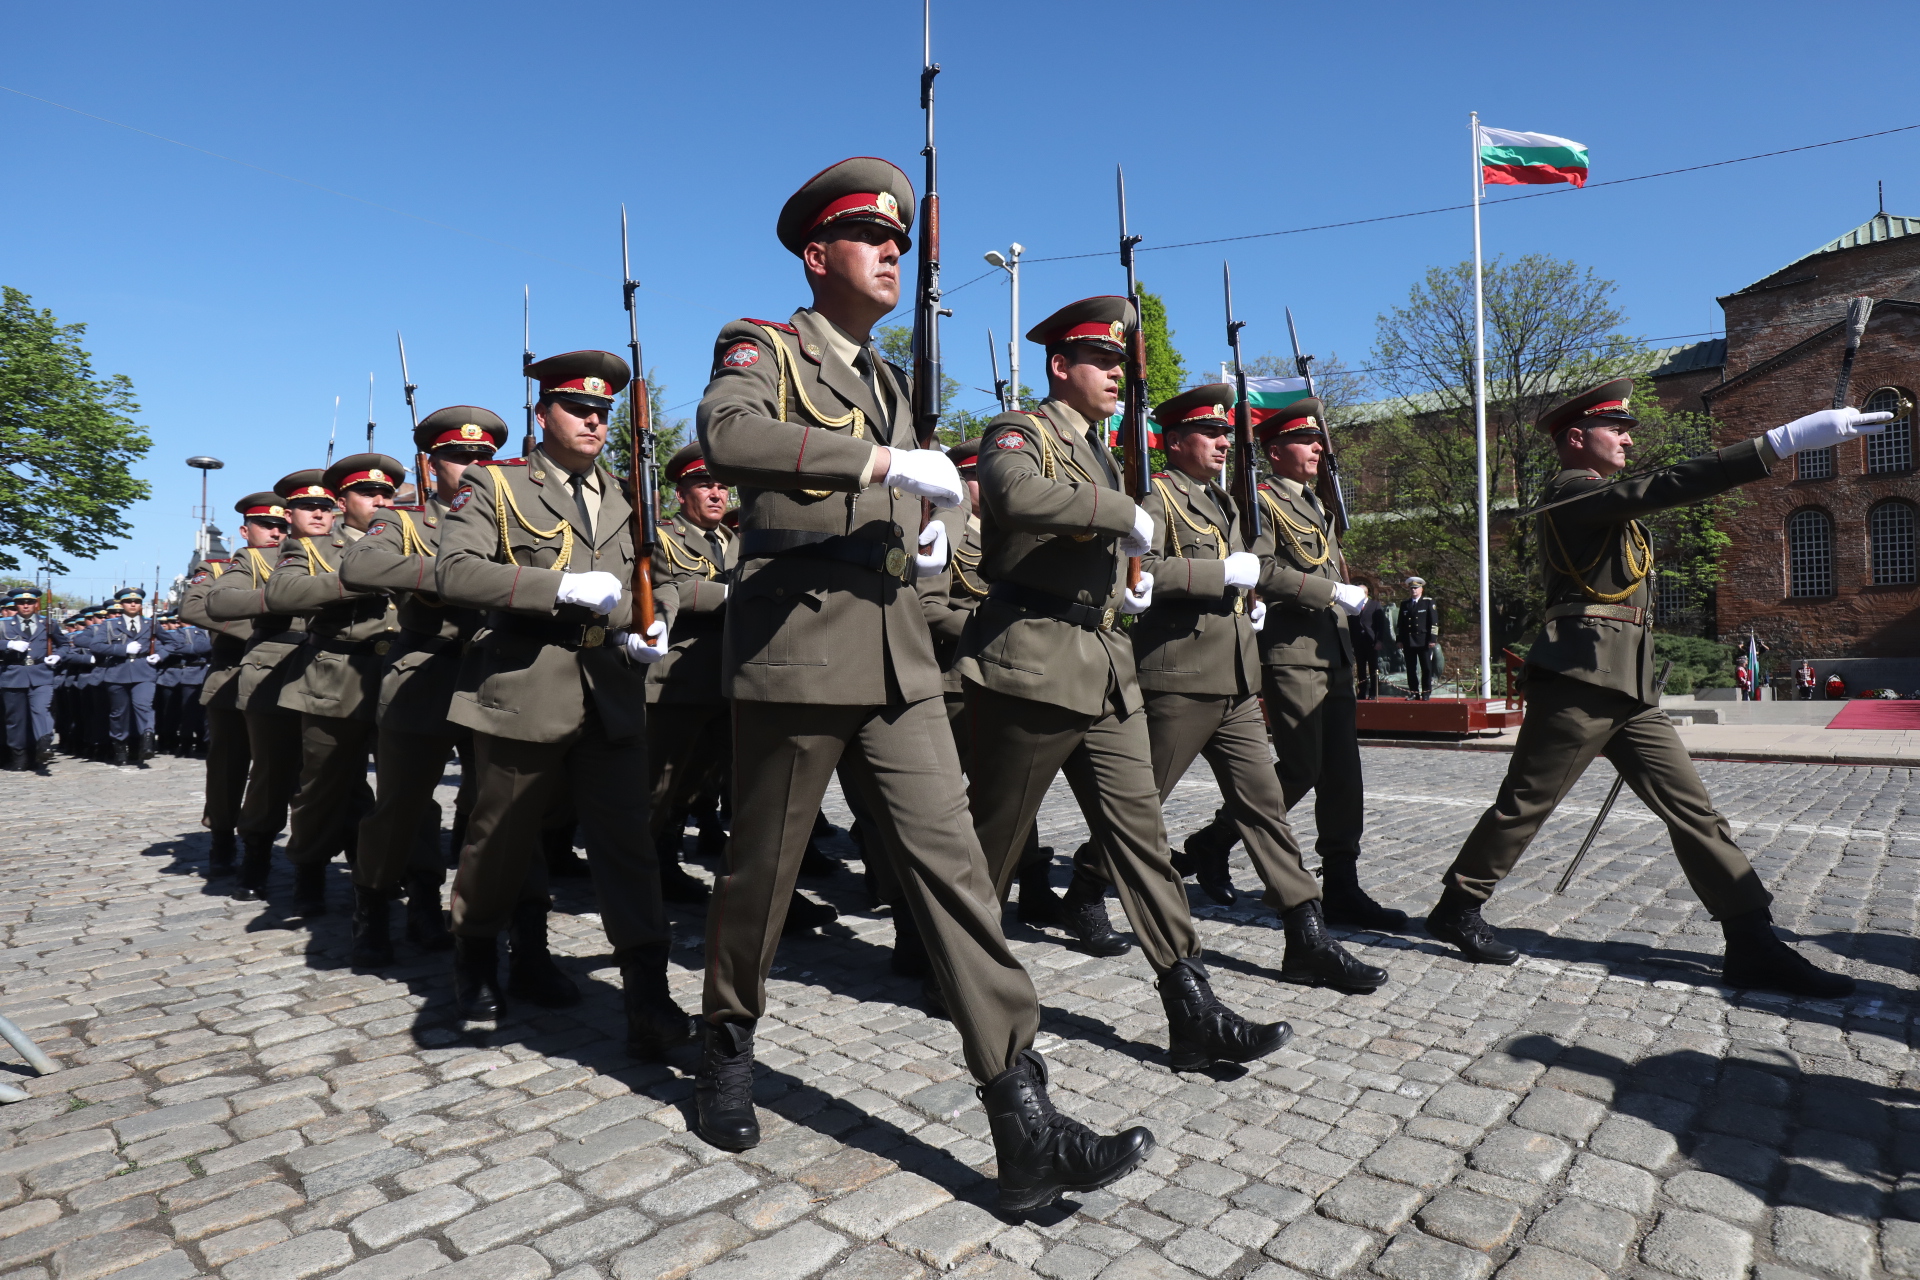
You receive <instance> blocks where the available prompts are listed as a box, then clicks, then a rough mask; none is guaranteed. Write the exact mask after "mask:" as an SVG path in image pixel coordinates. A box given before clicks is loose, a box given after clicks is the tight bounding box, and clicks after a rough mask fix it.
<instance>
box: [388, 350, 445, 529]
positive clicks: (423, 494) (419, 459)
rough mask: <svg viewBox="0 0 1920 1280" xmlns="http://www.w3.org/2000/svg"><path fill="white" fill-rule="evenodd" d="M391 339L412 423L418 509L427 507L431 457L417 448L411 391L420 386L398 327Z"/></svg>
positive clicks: (417, 412)
mask: <svg viewBox="0 0 1920 1280" xmlns="http://www.w3.org/2000/svg"><path fill="white" fill-rule="evenodd" d="M393 339H394V341H395V342H397V343H399V344H400V391H401V394H403V395H405V396H406V398H407V420H408V421H409V422H411V423H412V424H413V435H414V445H415V452H414V455H413V489H414V496H415V497H417V498H419V499H420V509H421V510H422V511H425V510H426V509H427V469H428V466H429V464H430V463H431V461H432V459H431V458H430V457H429V456H428V454H427V451H426V450H425V449H421V448H419V447H418V446H419V443H420V441H419V435H420V410H419V409H418V408H416V407H415V405H414V400H413V393H414V392H416V391H418V390H419V389H420V388H419V387H418V386H416V385H415V384H414V381H413V374H412V373H411V372H409V371H408V369H407V339H406V336H405V335H404V334H402V333H401V332H400V331H399V330H398V329H395V330H394V331H393ZM435 496H438V495H437V494H436V495H435Z"/></svg>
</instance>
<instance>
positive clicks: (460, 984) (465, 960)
mask: <svg viewBox="0 0 1920 1280" xmlns="http://www.w3.org/2000/svg"><path fill="white" fill-rule="evenodd" d="M453 1003H454V1007H455V1008H456V1009H458V1010H459V1012H460V1016H461V1017H462V1018H464V1019H465V1020H466V1021H468V1022H492V1021H494V1020H495V1019H496V1018H498V1017H499V1016H500V1015H501V1013H503V1012H504V1011H505V1010H506V1001H504V1000H502V999H501V998H500V951H499V948H498V947H497V946H496V945H495V943H494V940H493V939H492V938H468V937H463V936H455V938H454V940H453Z"/></svg>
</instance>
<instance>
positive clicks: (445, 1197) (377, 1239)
mask: <svg viewBox="0 0 1920 1280" xmlns="http://www.w3.org/2000/svg"><path fill="white" fill-rule="evenodd" d="M478 1203H479V1201H478V1200H476V1199H475V1198H474V1197H473V1195H472V1194H471V1193H469V1192H467V1191H464V1190H462V1189H461V1188H459V1187H455V1186H439V1187H432V1188H430V1189H428V1190H426V1191H422V1192H420V1193H419V1194H417V1195H411V1196H402V1197H401V1198H400V1199H398V1200H394V1201H390V1202H388V1203H387V1204H383V1205H381V1206H379V1207H378V1208H375V1209H369V1210H367V1211H366V1212H365V1213H363V1214H361V1215H360V1216H359V1217H357V1218H355V1219H354V1220H353V1225H352V1227H351V1228H350V1233H351V1234H352V1236H353V1238H354V1239H355V1240H358V1241H359V1242H360V1243H361V1244H363V1245H365V1246H367V1247H368V1248H369V1249H385V1248H386V1247H387V1246H389V1245H392V1244H395V1243H397V1242H399V1241H401V1240H404V1239H406V1238H407V1237H408V1236H416V1235H423V1234H425V1233H426V1232H427V1231H430V1230H431V1229H433V1228H434V1227H438V1226H440V1225H441V1224H443V1223H448V1222H452V1221H453V1220H454V1219H455V1218H458V1217H460V1216H461V1215H463V1214H465V1213H467V1212H468V1211H470V1210H471V1209H473V1208H474V1206H475V1205H477V1204H478Z"/></svg>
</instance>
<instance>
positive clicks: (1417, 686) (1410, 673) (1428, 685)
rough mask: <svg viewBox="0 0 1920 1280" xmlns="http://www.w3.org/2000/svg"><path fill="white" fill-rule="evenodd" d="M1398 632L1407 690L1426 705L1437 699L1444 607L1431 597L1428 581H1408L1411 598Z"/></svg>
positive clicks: (1399, 622) (1402, 605)
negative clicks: (1435, 664) (1436, 673)
mask: <svg viewBox="0 0 1920 1280" xmlns="http://www.w3.org/2000/svg"><path fill="white" fill-rule="evenodd" d="M1394 630H1395V633H1396V634H1395V636H1394V638H1395V639H1396V640H1398V641H1399V642H1400V652H1401V653H1402V654H1404V655H1405V657H1406V662H1407V691H1408V692H1409V693H1411V694H1412V695H1413V697H1414V700H1415V701H1417V702H1424V701H1426V700H1427V699H1428V698H1431V697H1432V696H1433V659H1434V652H1435V648H1436V646H1438V645H1439V643H1440V606H1439V605H1438V604H1437V603H1436V602H1435V601H1434V600H1433V599H1432V597H1430V596H1428V595H1427V580H1426V579H1425V578H1408V579H1407V598H1406V601H1405V602H1404V603H1403V604H1401V606H1400V617H1399V619H1398V621H1396V623H1395V624H1394Z"/></svg>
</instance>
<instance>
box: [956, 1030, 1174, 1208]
mask: <svg viewBox="0 0 1920 1280" xmlns="http://www.w3.org/2000/svg"><path fill="white" fill-rule="evenodd" d="M977 1092H978V1093H979V1095H980V1101H981V1103H982V1105H984V1106H985V1107H986V1110H987V1127H988V1128H989V1129H991V1130H992V1132H993V1151H994V1155H995V1156H996V1157H997V1159H998V1161H999V1165H1000V1208H1001V1209H1002V1210H1004V1211H1005V1212H1008V1213H1025V1212H1028V1211H1030V1210H1033V1209H1043V1208H1045V1207H1046V1206H1048V1205H1050V1204H1052V1203H1053V1202H1054V1201H1055V1200H1058V1199H1059V1198H1060V1196H1061V1195H1062V1194H1064V1193H1066V1192H1073V1191H1096V1190H1098V1189H1099V1188H1101V1187H1105V1186H1110V1185H1112V1184H1113V1183H1115V1182H1118V1181H1120V1179H1122V1178H1124V1177H1126V1176H1127V1175H1128V1174H1129V1173H1132V1172H1133V1171H1134V1170H1135V1169H1136V1168H1138V1167H1139V1165H1140V1162H1141V1161H1142V1160H1145V1159H1146V1158H1147V1156H1148V1155H1149V1154H1150V1153H1151V1152H1152V1151H1153V1134H1151V1133H1150V1132H1148V1131H1147V1130H1146V1129H1145V1128H1143V1127H1141V1126H1138V1125H1136V1126H1134V1127H1133V1128H1131V1129H1128V1130H1126V1131H1125V1132H1124V1133H1116V1134H1114V1135H1113V1136H1112V1137H1111V1138H1103V1137H1101V1136H1100V1135H1099V1134H1097V1133H1095V1132H1093V1131H1092V1130H1091V1129H1089V1128H1087V1127H1086V1126H1085V1125H1083V1124H1081V1123H1080V1122H1079V1121H1078V1120H1074V1119H1071V1118H1069V1117H1067V1116H1063V1115H1061V1114H1060V1113H1059V1112H1058V1111H1055V1110H1054V1109H1053V1102H1052V1101H1051V1100H1050V1099H1049V1098H1048V1097H1047V1063H1046V1059H1044V1058H1042V1057H1041V1056H1040V1055H1039V1054H1038V1053H1035V1052H1034V1051H1033V1050H1032V1049H1027V1050H1025V1051H1023V1052H1022V1053H1021V1054H1020V1056H1019V1057H1018V1058H1016V1059H1014V1063H1013V1066H1011V1067H1009V1068H1008V1069H1007V1070H1005V1071H1003V1072H1001V1073H1000V1074H999V1075H997V1076H995V1077H994V1078H993V1079H992V1080H991V1081H989V1082H988V1083H987V1084H986V1085H985V1086H984V1087H983V1088H980V1089H979V1090H977Z"/></svg>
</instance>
